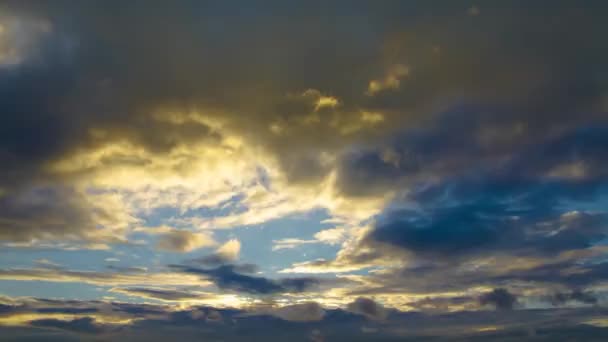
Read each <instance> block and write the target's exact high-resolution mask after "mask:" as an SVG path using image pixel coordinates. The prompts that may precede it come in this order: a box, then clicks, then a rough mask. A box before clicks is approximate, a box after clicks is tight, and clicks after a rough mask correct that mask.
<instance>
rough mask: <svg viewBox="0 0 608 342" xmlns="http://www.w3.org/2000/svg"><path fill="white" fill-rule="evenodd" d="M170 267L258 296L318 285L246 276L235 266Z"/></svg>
mask: <svg viewBox="0 0 608 342" xmlns="http://www.w3.org/2000/svg"><path fill="white" fill-rule="evenodd" d="M171 267H172V268H173V269H175V270H176V271H179V272H184V273H187V274H196V275H201V276H204V277H205V278H208V279H209V280H211V281H212V282H213V283H214V284H215V285H216V286H217V287H219V288H220V289H226V290H232V291H236V292H244V293H251V294H259V295H267V294H275V293H298V292H304V291H306V290H309V289H312V288H315V287H317V286H318V285H319V280H318V279H315V278H281V279H277V280H272V279H268V278H264V277H257V276H252V275H247V274H243V273H240V272H239V271H240V270H239V268H238V267H237V266H235V265H222V266H219V267H217V268H212V269H202V268H196V267H190V266H184V265H171Z"/></svg>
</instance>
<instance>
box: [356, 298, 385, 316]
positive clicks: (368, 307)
mask: <svg viewBox="0 0 608 342" xmlns="http://www.w3.org/2000/svg"><path fill="white" fill-rule="evenodd" d="M346 310H347V311H350V312H352V313H356V314H359V315H363V316H365V317H366V318H367V319H370V320H374V321H382V320H384V319H386V317H387V316H388V310H387V309H386V308H384V306H382V305H380V304H379V303H376V302H375V301H374V300H373V299H370V298H364V297H359V298H357V299H355V301H354V302H352V303H350V304H348V305H347V306H346Z"/></svg>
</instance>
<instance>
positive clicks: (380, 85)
mask: <svg viewBox="0 0 608 342" xmlns="http://www.w3.org/2000/svg"><path fill="white" fill-rule="evenodd" d="M408 74H409V68H408V67H407V66H405V65H402V64H396V65H394V66H392V67H391V68H389V70H388V71H387V73H386V76H385V77H384V78H382V79H380V80H372V81H370V82H369V85H368V87H367V95H370V96H373V95H375V94H376V93H379V92H381V91H384V90H387V89H398V88H399V86H400V85H401V79H402V78H405V77H407V75H408Z"/></svg>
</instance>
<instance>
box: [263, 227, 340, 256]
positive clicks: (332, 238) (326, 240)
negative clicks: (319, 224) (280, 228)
mask: <svg viewBox="0 0 608 342" xmlns="http://www.w3.org/2000/svg"><path fill="white" fill-rule="evenodd" d="M346 237H347V230H346V229H345V228H332V229H325V230H321V231H319V232H317V233H316V234H315V235H314V239H310V240H305V239H294V238H287V239H280V240H274V241H273V243H274V245H273V246H272V250H273V251H278V250H281V249H292V248H296V247H298V246H301V245H309V244H315V243H323V244H328V245H335V244H338V243H341V242H343V241H344V240H345V239H346Z"/></svg>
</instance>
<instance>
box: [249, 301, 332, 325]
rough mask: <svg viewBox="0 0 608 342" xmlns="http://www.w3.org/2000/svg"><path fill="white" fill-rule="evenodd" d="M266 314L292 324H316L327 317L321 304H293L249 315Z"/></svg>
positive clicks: (255, 311)
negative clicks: (315, 322)
mask: <svg viewBox="0 0 608 342" xmlns="http://www.w3.org/2000/svg"><path fill="white" fill-rule="evenodd" d="M260 314H266V315H271V316H275V317H278V318H280V319H282V320H285V321H292V322H314V321H320V320H322V319H323V317H324V316H325V310H324V309H323V307H321V305H319V303H316V302H307V303H300V304H292V305H286V306H280V307H274V308H269V309H258V310H254V311H253V312H251V313H249V314H248V315H254V316H255V315H260Z"/></svg>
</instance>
